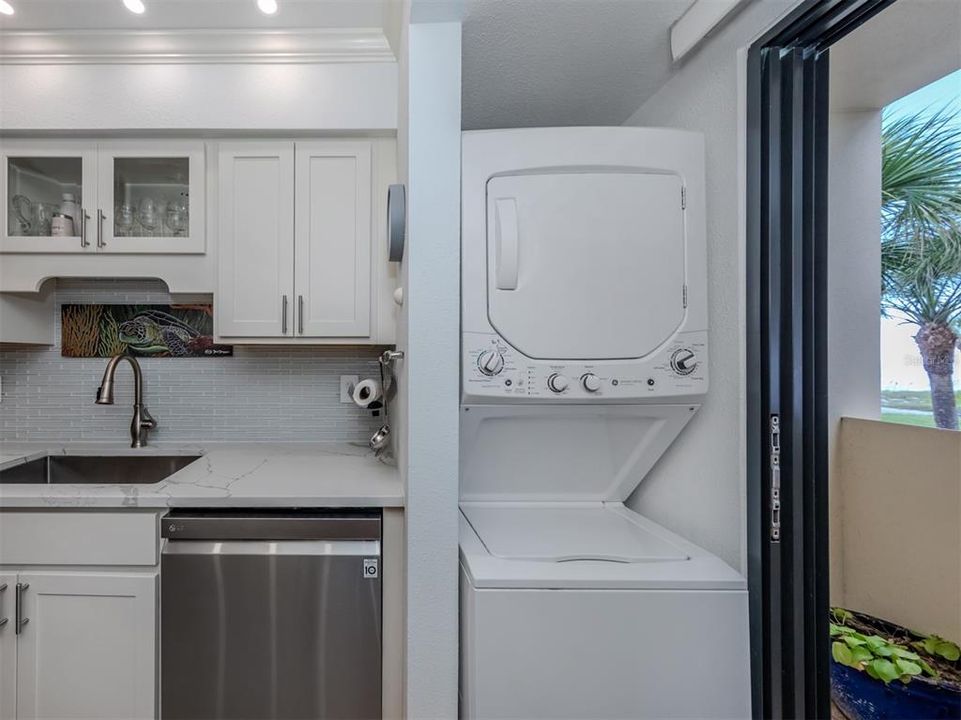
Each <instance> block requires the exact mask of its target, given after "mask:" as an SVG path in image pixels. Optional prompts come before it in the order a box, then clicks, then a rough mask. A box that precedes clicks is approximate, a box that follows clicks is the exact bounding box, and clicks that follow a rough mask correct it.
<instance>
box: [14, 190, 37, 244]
mask: <svg viewBox="0 0 961 720" xmlns="http://www.w3.org/2000/svg"><path fill="white" fill-rule="evenodd" d="M10 208H11V209H12V210H13V219H14V221H15V222H16V224H17V227H16V229H14V228H11V230H10V231H11V233H12V234H13V235H36V234H37V229H36V220H35V218H34V215H35V213H36V209H35V208H34V206H33V201H32V200H30V198H28V197H27V196H26V195H14V196H13V197H12V198H11V199H10Z"/></svg>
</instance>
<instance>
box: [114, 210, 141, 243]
mask: <svg viewBox="0 0 961 720" xmlns="http://www.w3.org/2000/svg"><path fill="white" fill-rule="evenodd" d="M136 220H137V211H136V210H135V209H134V206H133V205H131V204H129V203H121V204H120V205H118V206H117V210H116V212H114V225H115V226H116V228H117V233H118V234H119V235H121V236H129V235H130V233H131V229H132V228H133V224H134V222H136Z"/></svg>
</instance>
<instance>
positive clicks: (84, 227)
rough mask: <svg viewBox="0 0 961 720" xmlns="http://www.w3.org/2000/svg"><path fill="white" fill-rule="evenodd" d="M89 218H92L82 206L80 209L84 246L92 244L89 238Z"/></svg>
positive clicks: (81, 242)
mask: <svg viewBox="0 0 961 720" xmlns="http://www.w3.org/2000/svg"><path fill="white" fill-rule="evenodd" d="M89 219H90V216H89V215H87V211H86V210H84V209H82V208H81V210H80V247H82V248H85V247H89V246H90V241H89V240H87V220H89Z"/></svg>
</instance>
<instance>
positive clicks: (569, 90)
mask: <svg viewBox="0 0 961 720" xmlns="http://www.w3.org/2000/svg"><path fill="white" fill-rule="evenodd" d="M691 3H692V0H467V12H466V17H465V19H464V39H463V43H464V45H463V78H464V84H463V90H462V93H463V127H464V129H466V130H475V129H482V128H498V127H528V126H547V125H619V124H621V123H623V122H624V121H625V120H627V118H628V117H630V116H631V114H632V113H633V112H634V111H635V110H636V109H637V107H638V106H639V105H640V104H641V103H642V102H643V101H644V100H645V99H646V98H647V97H648V96H649V95H651V94H652V93H653V92H654V91H655V90H657V88H658V87H660V85H661V84H662V83H663V82H664V81H665V80H666V79H667V78H668V76H669V75H670V73H671V67H672V64H671V56H670V46H669V42H668V31H669V28H670V26H671V24H672V23H674V21H675V20H677V19H678V18H679V17H680V16H681V15H682V14H683V13H684V11H685V10H686V9H687V8H688V7H689V6H690V5H691Z"/></svg>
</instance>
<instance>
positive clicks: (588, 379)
mask: <svg viewBox="0 0 961 720" xmlns="http://www.w3.org/2000/svg"><path fill="white" fill-rule="evenodd" d="M581 385H582V386H583V387H584V389H585V390H587V392H591V393H596V392H597V391H598V390H600V389H601V379H600V378H599V377H597V375H595V374H594V373H585V374H584V375H582V376H581Z"/></svg>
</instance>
